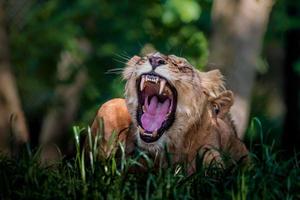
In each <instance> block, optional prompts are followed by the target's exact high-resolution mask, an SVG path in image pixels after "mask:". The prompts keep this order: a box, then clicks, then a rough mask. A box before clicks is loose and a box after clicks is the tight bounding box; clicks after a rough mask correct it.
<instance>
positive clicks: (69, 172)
mask: <svg viewBox="0 0 300 200" xmlns="http://www.w3.org/2000/svg"><path fill="white" fill-rule="evenodd" d="M249 131H250V132H251V133H253V135H255V134H256V135H258V136H259V141H255V142H254V140H249V145H248V147H249V148H250V149H251V150H250V151H251V159H252V163H251V164H250V165H249V166H248V167H241V166H238V165H237V166H233V167H231V168H229V169H226V170H220V169H218V168H214V167H213V166H210V168H209V169H204V167H203V166H202V165H201V158H200V159H199V162H198V166H197V172H196V173H195V174H193V175H191V176H187V174H186V172H185V170H184V166H180V165H178V166H170V167H168V168H165V169H160V170H158V171H153V170H151V165H152V164H153V163H151V161H149V162H148V165H149V168H150V169H149V170H146V171H145V172H143V173H141V172H139V173H132V172H130V168H131V167H133V166H137V165H138V162H137V160H138V159H139V158H140V157H146V155H145V154H143V153H142V152H141V153H140V154H138V155H137V156H136V157H134V158H129V159H125V158H124V156H123V157H122V156H121V159H117V158H115V157H111V158H109V159H97V151H96V150H97V149H96V148H95V147H96V146H97V142H98V140H99V138H98V139H95V140H94V141H92V140H90V141H89V145H90V147H92V148H90V149H91V150H90V151H89V152H84V151H83V150H82V149H81V148H80V145H79V143H77V146H76V147H77V155H76V158H74V159H72V160H64V161H62V162H60V163H58V164H57V166H56V167H49V168H43V167H41V166H40V165H39V162H38V154H39V153H38V151H37V152H35V153H33V154H32V156H31V155H30V154H29V153H26V151H24V154H23V155H21V156H20V157H19V158H18V159H9V158H5V157H2V158H0V199H234V200H246V199H251V200H252V199H300V168H299V163H298V162H299V161H298V159H297V155H296V154H295V155H294V156H292V157H290V158H287V156H286V155H285V153H284V152H281V151H279V150H278V147H275V146H276V145H275V143H273V142H270V143H269V144H267V143H266V142H265V141H264V138H263V134H262V133H261V128H260V123H259V121H258V120H257V121H256V120H255V119H254V120H253V123H252V125H251V126H250V129H249ZM81 132H82V130H81V129H79V128H78V127H74V135H75V138H76V137H77V138H78V137H79V135H80V134H81ZM87 132H88V133H89V131H87ZM254 132H256V133H255V134H254ZM250 139H251V138H250ZM77 141H78V142H79V140H77ZM121 152H122V150H121ZM84 155H88V156H84ZM121 155H122V154H121ZM117 160H118V161H117Z"/></svg>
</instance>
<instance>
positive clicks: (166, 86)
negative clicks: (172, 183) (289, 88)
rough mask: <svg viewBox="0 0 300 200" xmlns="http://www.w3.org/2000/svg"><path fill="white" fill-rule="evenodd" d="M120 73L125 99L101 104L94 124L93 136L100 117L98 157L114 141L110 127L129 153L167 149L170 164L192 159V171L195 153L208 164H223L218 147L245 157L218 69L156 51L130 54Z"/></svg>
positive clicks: (107, 152) (154, 153)
mask: <svg viewBox="0 0 300 200" xmlns="http://www.w3.org/2000/svg"><path fill="white" fill-rule="evenodd" d="M123 78H124V79H125V80H126V87H125V99H113V100H110V101H108V102H106V103H105V104H103V105H102V107H101V108H100V109H99V111H98V114H97V116H96V119H95V120H94V123H93V125H92V132H93V134H94V135H95V134H98V133H99V132H101V131H99V130H98V129H99V123H98V122H99V119H100V118H102V119H103V121H104V131H103V132H104V137H103V138H102V140H101V144H100V147H99V149H100V150H101V151H100V153H101V155H102V156H104V157H107V156H109V155H110V154H111V152H112V150H114V149H115V147H116V146H117V142H114V143H113V144H114V145H108V143H109V142H108V141H109V139H110V138H111V135H112V132H115V133H116V138H117V140H116V141H122V142H124V144H125V146H126V154H127V155H128V156H130V155H131V154H132V153H133V152H134V151H135V150H136V149H137V148H139V149H141V150H143V151H145V152H147V153H149V154H150V155H152V157H153V158H154V159H155V157H157V156H158V155H163V154H164V152H165V150H166V149H167V151H168V152H169V153H170V154H172V155H173V162H174V163H178V162H188V163H190V166H191V169H190V171H194V163H195V158H196V156H197V155H198V153H199V152H200V153H201V152H205V155H204V162H205V163H206V164H209V163H211V162H212V161H218V162H220V163H222V161H223V160H222V156H221V152H224V153H227V154H228V155H230V156H231V158H232V160H235V161H238V160H240V159H241V158H243V157H245V156H247V154H248V150H247V148H246V147H245V145H244V144H243V143H242V142H241V141H240V140H239V139H238V138H237V135H236V131H235V127H234V124H233V122H232V120H231V118H230V114H229V110H230V107H231V106H232V104H233V93H232V92H231V91H229V90H226V89H225V87H224V83H223V77H222V75H221V73H220V72H219V71H218V70H213V71H209V72H200V71H198V70H197V69H196V68H194V67H193V66H192V65H191V64H190V63H189V62H188V61H187V60H186V59H184V58H181V57H177V56H174V55H168V56H167V55H163V54H161V53H158V52H157V53H153V54H149V55H147V56H145V57H139V56H134V57H133V58H131V59H130V60H129V61H128V63H127V65H126V68H125V69H124V72H123Z"/></svg>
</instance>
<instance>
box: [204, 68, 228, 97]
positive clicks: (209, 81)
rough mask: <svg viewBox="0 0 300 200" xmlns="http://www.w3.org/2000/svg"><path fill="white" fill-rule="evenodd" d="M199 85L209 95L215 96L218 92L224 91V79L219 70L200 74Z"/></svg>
mask: <svg viewBox="0 0 300 200" xmlns="http://www.w3.org/2000/svg"><path fill="white" fill-rule="evenodd" d="M200 78H201V84H202V87H203V88H205V89H206V90H207V91H208V92H209V95H211V96H217V95H218V94H219V93H220V92H222V91H224V90H225V86H224V78H223V75H222V74H221V72H220V70H211V71H208V72H200Z"/></svg>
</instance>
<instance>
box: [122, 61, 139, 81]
mask: <svg viewBox="0 0 300 200" xmlns="http://www.w3.org/2000/svg"><path fill="white" fill-rule="evenodd" d="M140 59H141V57H139V56H133V57H132V58H130V59H129V60H128V62H127V63H126V67H125V69H124V71H123V79H125V80H128V79H129V78H130V76H131V74H132V72H133V70H134V69H133V66H134V65H135V64H136V63H137V62H138V61H139V60H140Z"/></svg>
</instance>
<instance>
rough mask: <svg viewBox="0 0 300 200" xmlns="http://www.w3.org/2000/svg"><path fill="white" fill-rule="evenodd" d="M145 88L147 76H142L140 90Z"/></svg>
mask: <svg viewBox="0 0 300 200" xmlns="http://www.w3.org/2000/svg"><path fill="white" fill-rule="evenodd" d="M144 88H145V76H142V80H141V84H140V90H141V91H143V90H144Z"/></svg>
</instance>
